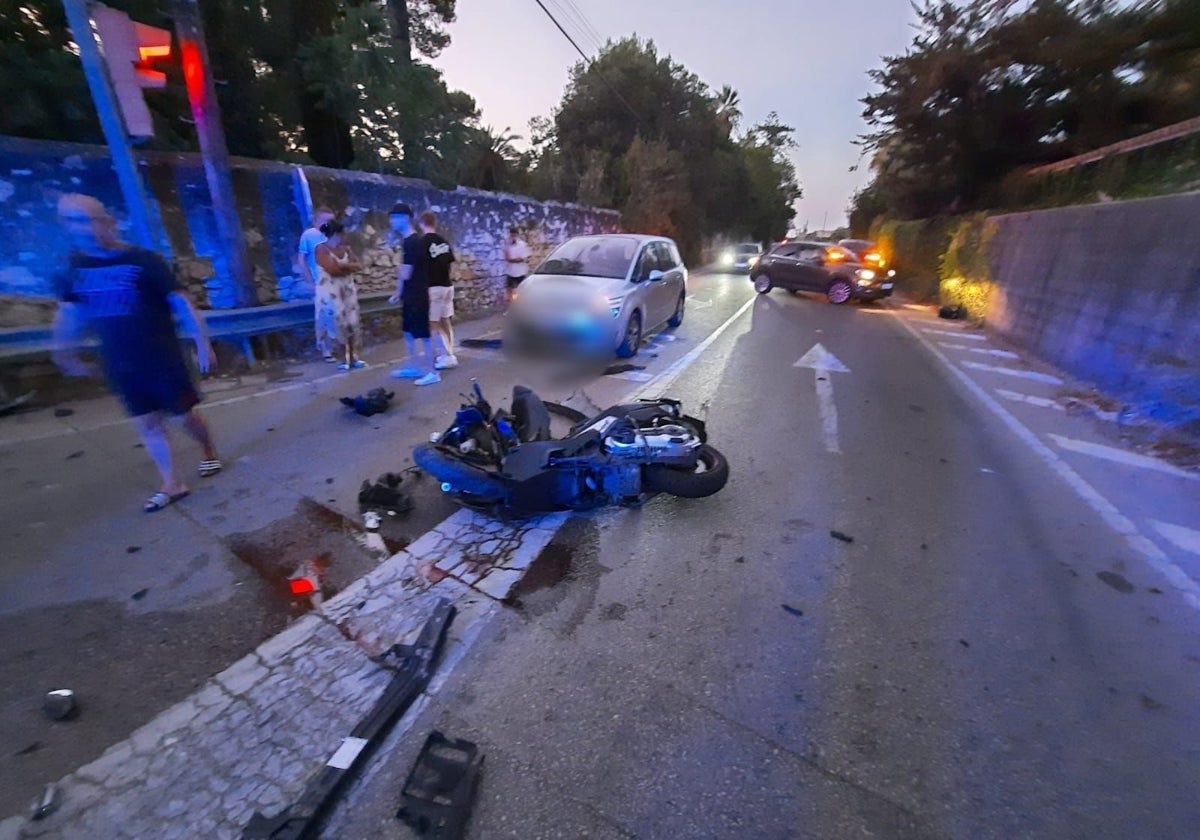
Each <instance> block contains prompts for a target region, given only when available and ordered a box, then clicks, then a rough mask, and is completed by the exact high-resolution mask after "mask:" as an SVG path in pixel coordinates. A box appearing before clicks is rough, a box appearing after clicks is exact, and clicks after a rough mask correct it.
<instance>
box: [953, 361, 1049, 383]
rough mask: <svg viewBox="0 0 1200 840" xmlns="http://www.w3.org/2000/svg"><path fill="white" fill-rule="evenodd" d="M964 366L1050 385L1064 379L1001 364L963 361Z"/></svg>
mask: <svg viewBox="0 0 1200 840" xmlns="http://www.w3.org/2000/svg"><path fill="white" fill-rule="evenodd" d="M962 366H963V367H969V368H971V370H982V371H986V372H987V373H998V374H1000V375H1001V376H1015V377H1017V378H1018V379H1032V380H1033V381H1034V382H1045V383H1046V384H1048V385H1061V384H1063V381H1062V380H1061V379H1059V378H1058V377H1057V376H1051V375H1050V374H1048V373H1038V372H1037V371H1036V370H1022V369H1021V368H1010V367H1001V366H1000V365H985V364H983V363H982V362H963V363H962Z"/></svg>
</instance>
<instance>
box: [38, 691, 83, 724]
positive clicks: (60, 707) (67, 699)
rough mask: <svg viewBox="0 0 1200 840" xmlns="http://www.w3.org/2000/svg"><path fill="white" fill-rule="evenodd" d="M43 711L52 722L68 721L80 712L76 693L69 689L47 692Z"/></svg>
mask: <svg viewBox="0 0 1200 840" xmlns="http://www.w3.org/2000/svg"><path fill="white" fill-rule="evenodd" d="M42 710H43V711H44V712H45V713H46V717H48V718H50V719H51V720H67V719H68V718H71V717H73V716H74V715H75V714H76V713H77V712H78V711H79V705H78V704H77V703H76V702H75V692H74V691H71V689H69V688H56V689H55V690H54V691H48V692H46V699H45V701H44V702H43V703H42Z"/></svg>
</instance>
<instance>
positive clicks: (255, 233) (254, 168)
mask: <svg viewBox="0 0 1200 840" xmlns="http://www.w3.org/2000/svg"><path fill="white" fill-rule="evenodd" d="M139 161H140V165H141V168H142V173H143V176H144V180H145V182H146V184H147V188H148V190H149V191H150V192H151V194H152V195H153V196H154V198H155V199H156V201H157V202H158V205H159V208H160V212H161V213H162V216H163V222H164V226H165V228H166V232H167V238H168V242H166V243H164V245H163V248H162V250H163V253H164V255H165V256H167V257H169V258H170V259H171V260H172V261H173V263H174V265H175V270H176V273H177V275H178V276H179V278H180V280H181V281H182V282H183V283H184V285H185V286H186V287H187V288H188V290H189V291H190V292H191V293H192V295H193V296H194V297H195V299H196V300H197V301H198V302H199V303H200V304H201V305H202V306H206V307H211V308H218V309H219V308H227V307H230V306H232V305H233V295H232V291H231V289H230V284H229V281H228V272H227V271H226V267H225V265H224V259H223V258H222V256H221V254H220V253H219V250H218V249H217V247H216V232H215V229H214V224H213V217H212V212H211V207H210V203H209V199H208V187H207V184H206V181H205V178H204V170H203V167H202V165H201V162H200V159H199V157H198V156H197V155H193V154H169V153H155V152H150V153H142V154H140V155H139ZM295 173H296V167H294V166H291V165H288V164H282V163H276V162H273V161H256V160H245V159H235V160H234V162H233V169H232V175H233V182H234V194H235V197H236V200H237V204H238V212H239V216H240V218H241V221H242V227H243V234H244V237H245V242H246V247H247V252H248V254H249V257H250V261H251V263H252V265H253V266H254V271H255V284H256V287H257V290H258V297H259V301H260V302H261V303H272V302H275V301H278V300H295V299H303V298H305V297H311V289H306V288H304V284H303V283H300V282H298V278H297V274H298V272H297V269H296V265H295V250H296V242H297V239H298V238H299V235H300V233H301V231H302V229H303V227H304V225H303V222H302V216H301V208H300V207H299V206H298V204H297V201H296V190H295V183H296V176H295ZM304 174H305V176H306V178H307V180H308V184H309V188H310V191H311V195H312V200H313V203H314V205H318V206H319V205H322V204H324V205H328V206H330V207H332V208H333V209H334V210H335V211H336V212H338V213H339V214H341V215H342V217H343V218H344V220H345V221H346V222H347V224H348V226H349V228H350V231H351V234H350V237H349V241H350V245H351V247H352V248H354V249H355V250H356V251H357V252H358V254H359V256H360V259H361V261H362V263H363V265H364V270H363V272H362V274H361V275H360V276H359V278H358V281H359V288H360V290H361V291H362V292H372V291H387V290H390V289H392V288H393V287H394V285H395V276H396V249H395V247H393V245H392V244H391V243H389V242H388V236H387V233H388V224H387V211H388V209H389V208H390V207H391V206H392V205H393V204H394V203H396V202H398V201H403V202H406V203H408V204H411V205H412V206H413V208H414V209H415V210H417V211H418V212H420V211H422V210H433V211H434V212H436V213H437V214H438V216H439V219H440V221H441V226H442V227H443V228H444V232H445V234H446V235H447V237H448V238H449V239H450V240H451V242H453V243H454V245H455V248H456V251H457V253H458V255H459V262H458V264H457V265H456V267H455V272H456V276H455V280H456V295H457V297H458V305H459V307H460V308H461V310H462V311H463V312H464V313H468V314H469V313H474V312H480V311H486V310H487V309H489V308H492V307H496V306H499V305H500V304H501V303H502V301H503V300H504V280H503V274H504V264H503V262H502V260H501V256H500V248H501V243H502V240H503V237H504V236H505V235H506V232H507V230H508V227H509V226H510V225H512V224H516V225H519V226H520V227H521V228H522V230H523V231H524V235H525V237H526V239H527V241H528V242H529V244H530V247H531V249H532V250H533V252H534V261H536V260H538V259H540V258H541V257H542V256H544V255H545V253H546V252H547V251H548V250H549V249H551V248H553V247H554V246H555V245H557V244H558V243H560V242H562V241H563V240H564V239H567V238H569V237H571V236H575V235H578V234H582V233H595V232H602V231H615V230H618V229H619V228H620V217H619V215H618V214H617V213H615V212H613V211H608V210H595V209H591V208H584V207H578V206H575V205H565V204H559V203H555V202H549V203H542V202H537V201H534V200H532V199H529V198H524V197H520V196H508V195H502V194H494V193H486V192H481V191H475V190H464V189H460V190H456V191H444V190H437V189H434V188H433V187H432V186H431V185H430V184H429V183H427V182H425V181H419V180H413V179H406V178H393V177H389V176H383V175H374V174H370V173H364V172H352V171H341V170H332V169H322V168H320V167H305V168H304ZM64 192H82V193H87V194H89V195H94V196H96V197H97V198H99V199H100V200H101V201H103V202H104V203H105V204H107V205H108V206H109V207H110V208H112V210H113V212H114V214H115V215H116V216H117V217H118V219H122V220H123V219H124V217H125V207H124V201H123V199H122V196H121V192H120V189H119V185H118V183H117V179H116V176H115V174H114V173H113V171H112V165H111V161H110V159H109V155H108V151H107V149H106V148H104V147H101V146H85V145H80V144H71V143H48V142H42V141H32V140H22V139H17V138H6V137H0V327H2V326H20V325H24V324H29V323H40V322H44V321H45V320H47V319H48V318H49V317H50V314H49V313H50V312H51V311H52V306H51V305H50V304H49V302H48V300H47V297H46V296H47V295H49V294H50V290H51V279H52V277H53V275H54V274H55V272H56V271H57V270H58V269H59V268H60V267H61V266H62V265H63V264H64V262H65V259H66V257H67V243H66V242H65V241H64V239H63V236H62V233H61V231H60V230H59V228H58V224H57V221H56V217H55V208H56V204H57V201H58V198H59V196H60V195H62V194H63V193H64Z"/></svg>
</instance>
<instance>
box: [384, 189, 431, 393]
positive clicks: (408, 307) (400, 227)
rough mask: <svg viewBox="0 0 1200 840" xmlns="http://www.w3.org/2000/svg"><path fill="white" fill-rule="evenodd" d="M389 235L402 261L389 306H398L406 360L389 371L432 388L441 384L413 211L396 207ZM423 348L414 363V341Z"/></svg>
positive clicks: (421, 255)
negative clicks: (395, 238) (421, 360)
mask: <svg viewBox="0 0 1200 840" xmlns="http://www.w3.org/2000/svg"><path fill="white" fill-rule="evenodd" d="M388 221H389V222H390V223H391V226H392V232H393V233H395V234H396V235H397V236H399V237H400V238H401V239H402V244H401V249H402V251H403V259H402V261H401V264H400V266H399V267H398V268H397V269H396V294H394V295H392V297H391V298H390V299H389V302H390V303H392V304H397V303H399V304H400V305H401V312H400V318H401V322H402V325H403V329H404V344H405V346H406V348H407V350H408V358H407V360H406V362H405V364H404V365H402V366H401V367H399V368H397V369H396V370H394V371H392V376H395V377H398V378H401V379H412V380H415V382H416V384H417V385H433V384H435V383H437V382H441V381H442V377H441V376H439V375H438V372H437V369H436V367H435V364H436V361H435V359H434V355H433V341H432V340H431V337H430V332H429V327H430V323H429V317H430V316H429V280H428V276H427V274H426V261H425V250H424V248H423V247H422V241H421V235H420V234H418V233H417V232H416V230H414V228H413V211H412V208H411V207H409V206H408V205H407V204H397V205H396V206H394V207H393V208H392V210H391V212H390V213H389V214H388ZM418 340H420V341H421V342H422V343H423V344H424V351H425V352H424V362H425V364H424V365H423V366H422V365H420V364H419V363H418V359H417V341H418Z"/></svg>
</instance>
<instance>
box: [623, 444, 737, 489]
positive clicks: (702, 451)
mask: <svg viewBox="0 0 1200 840" xmlns="http://www.w3.org/2000/svg"><path fill="white" fill-rule="evenodd" d="M696 456H697V460H698V461H699V462H700V463H701V464H703V466H704V469H703V470H696V469H691V470H688V469H681V468H680V467H668V466H666V465H665V464H650V465H649V466H647V467H646V468H645V469H644V470H642V487H643V488H644V489H645V490H646V491H648V492H650V493H667V494H669V495H671V496H679V497H680V498H682V499H703V498H704V497H705V496H711V495H713V494H714V493H716V492H717V491H719V490H720V489H721V488H722V487H724V486H725V484H726V483H727V482H728V481H729V461H727V460H726V459H725V456H724V455H722V454H721V453H720V452H719V451H717V450H716V449H714V448H712V447H711V446H709V445H708V444H704V445H703V446H701V447H700V448H699V449H697V450H696Z"/></svg>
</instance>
